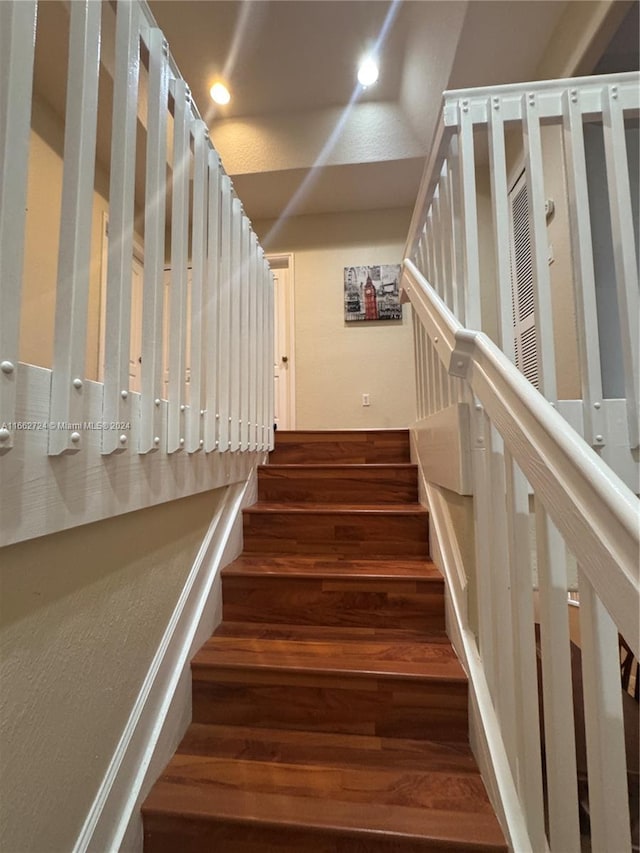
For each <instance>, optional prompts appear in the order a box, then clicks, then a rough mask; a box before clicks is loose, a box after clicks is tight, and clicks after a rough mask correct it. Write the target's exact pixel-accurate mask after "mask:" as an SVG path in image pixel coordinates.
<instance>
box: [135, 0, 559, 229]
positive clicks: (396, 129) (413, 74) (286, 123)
mask: <svg viewBox="0 0 640 853" xmlns="http://www.w3.org/2000/svg"><path fill="white" fill-rule="evenodd" d="M149 5H150V7H151V10H152V12H153V14H154V16H155V18H156V20H157V22H158V24H159V26H160V27H161V28H162V30H163V31H164V33H165V35H166V37H167V39H168V41H169V45H170V49H171V52H172V54H173V56H174V58H175V60H176V62H177V64H178V66H179V68H180V70H181V72H182V74H183V76H184V77H185V79H186V80H187V82H188V83H189V85H190V87H191V89H192V92H193V95H194V98H195V101H196V103H197V105H198V108H199V110H200V113H201V115H202V117H203V118H204V119H205V121H206V122H207V124H208V125H209V127H210V129H211V137H212V139H213V141H214V144H215V145H216V147H217V149H218V151H219V152H220V155H221V157H222V161H223V163H224V166H225V168H226V170H227V172H228V173H229V174H230V175H231V176H232V178H233V181H234V185H235V186H236V189H237V191H238V194H239V195H240V197H241V198H242V200H243V203H244V206H245V209H246V210H247V212H248V213H249V215H250V216H251V217H252V218H253V219H275V218H278V217H280V216H282V215H283V213H284V215H287V216H291V215H302V214H312V213H328V212H332V211H345V210H363V209H366V210H368V209H376V208H389V207H391V208H393V207H411V206H413V204H414V201H415V197H416V193H417V188H418V184H419V182H420V177H421V174H422V169H423V166H424V158H425V156H426V153H427V149H428V145H429V142H430V140H431V136H432V133H433V129H434V124H435V121H436V118H437V113H438V109H439V105H440V100H441V94H442V91H443V90H444V89H446V88H447V87H448V86H449V84H450V80H451V79H452V78H455V81H456V85H457V86H469V85H484V84H488V83H493V82H515V81H521V80H525V79H530V78H531V77H532V76H533V71H534V69H535V68H536V65H537V63H538V62H539V60H540V57H541V55H542V52H543V50H544V47H545V45H546V43H547V41H548V39H549V37H550V34H551V32H552V31H553V29H554V27H555V26H556V24H557V22H558V19H559V17H560V15H561V14H562V12H563V11H564V8H565V6H566V3H565V2H564V0H547V1H546V2H535V0H534V2H528V0H521V2H510V3H505V2H494V0H476V2H471V3H466V2H458V0H447V2H431V0H405V2H387V0H356V1H355V2H353V0H295V2H285V0H241V2H206V0H195V1H194V2H192V0H177V2H176V0H151V2H150V4H149ZM515 32H526V33H527V38H526V39H514V38H513V34H514V33H515ZM371 49H376V50H377V53H378V55H379V57H380V78H379V81H378V83H377V84H376V85H375V86H372V87H371V88H370V89H369V90H363V89H362V88H361V87H358V86H357V83H356V71H357V64H358V60H359V59H360V57H361V56H362V55H363V54H365V53H366V52H368V51H369V50H371ZM217 77H222V78H223V79H225V80H226V81H227V83H228V85H229V88H230V90H231V93H232V101H231V103H230V104H229V105H228V106H227V107H216V106H215V105H214V104H213V102H212V101H211V99H210V97H209V94H208V90H209V87H210V86H211V84H212V82H213V81H214V80H215V79H216V78H217Z"/></svg>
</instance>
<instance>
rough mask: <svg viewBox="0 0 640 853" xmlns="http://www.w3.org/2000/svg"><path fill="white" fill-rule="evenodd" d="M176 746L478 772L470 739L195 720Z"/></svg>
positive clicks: (280, 758) (281, 758) (196, 751)
mask: <svg viewBox="0 0 640 853" xmlns="http://www.w3.org/2000/svg"><path fill="white" fill-rule="evenodd" d="M177 752H179V753H186V754H188V755H218V756H227V757H232V756H235V757H236V758H243V759H256V760H262V761H264V760H266V757H267V756H268V758H269V760H270V761H273V762H285V763H290V764H291V763H293V764H296V763H297V764H308V763H320V764H323V765H333V766H337V767H342V766H350V765H351V764H356V765H357V766H358V767H380V768H382V769H389V768H395V769H406V768H409V769H413V770H420V771H422V772H426V770H427V762H428V770H429V771H433V772H436V771H441V772H449V773H473V774H477V773H478V766H477V764H476V761H475V758H474V757H473V753H472V752H471V748H470V747H469V745H468V744H466V743H461V742H450V743H447V742H444V741H430V740H412V739H410V738H389V737H387V738H385V737H376V736H373V735H352V734H350V735H341V734H335V733H333V732H313V731H296V730H292V729H267V728H258V727H255V726H234V725H213V724H209V725H206V724H203V723H192V724H191V725H190V726H189V728H188V729H187V732H186V734H185V736H184V738H183V739H182V741H181V743H180V745H179V747H178V749H177Z"/></svg>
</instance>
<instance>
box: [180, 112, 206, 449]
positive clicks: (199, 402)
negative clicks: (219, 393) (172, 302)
mask: <svg viewBox="0 0 640 853" xmlns="http://www.w3.org/2000/svg"><path fill="white" fill-rule="evenodd" d="M191 134H192V136H193V161H194V163H193V214H192V227H191V346H190V348H189V349H190V353H191V364H190V365H189V367H190V385H191V388H190V395H189V404H190V405H189V408H188V409H187V423H186V430H185V432H186V435H185V445H186V449H187V452H188V453H197V451H199V450H200V449H201V448H202V447H203V446H204V439H203V437H202V431H203V422H202V419H203V416H204V413H205V408H206V404H205V395H204V387H205V380H204V376H203V362H204V359H203V335H202V318H203V311H204V281H205V276H206V267H205V258H206V242H207V207H208V202H209V200H208V197H207V189H208V186H209V181H208V179H207V160H208V151H209V146H208V133H207V126H206V125H205V123H204V122H203V121H201V120H200V119H196V120H195V121H194V122H192V125H191ZM200 442H202V444H201V443H200Z"/></svg>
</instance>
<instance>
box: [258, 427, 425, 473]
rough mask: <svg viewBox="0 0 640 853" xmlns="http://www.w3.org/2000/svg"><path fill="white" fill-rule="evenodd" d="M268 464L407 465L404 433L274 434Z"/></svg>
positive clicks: (408, 459) (406, 436) (407, 435)
mask: <svg viewBox="0 0 640 853" xmlns="http://www.w3.org/2000/svg"><path fill="white" fill-rule="evenodd" d="M275 444H276V446H275V450H273V451H272V452H271V453H270V454H269V461H270V462H271V463H273V464H274V465H275V464H278V465H292V464H300V465H304V464H307V465H311V464H316V463H317V464H326V465H330V464H331V463H332V462H336V463H341V464H343V465H368V464H373V465H375V464H386V463H399V464H405V463H407V462H410V461H411V459H410V453H409V433H408V431H407V430H397V431H395V430H388V431H381V432H375V431H374V432H354V433H349V432H346V433H341V432H333V433H332V432H315V433H295V432H289V433H282V432H277V433H276V442H275Z"/></svg>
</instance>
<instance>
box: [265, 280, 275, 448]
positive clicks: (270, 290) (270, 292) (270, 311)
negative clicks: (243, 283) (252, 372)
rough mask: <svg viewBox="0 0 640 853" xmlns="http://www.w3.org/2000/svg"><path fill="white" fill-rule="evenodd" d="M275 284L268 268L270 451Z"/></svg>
mask: <svg viewBox="0 0 640 853" xmlns="http://www.w3.org/2000/svg"><path fill="white" fill-rule="evenodd" d="M274 299H275V283H274V281H273V274H272V272H271V270H270V269H268V268H267V329H268V344H267V383H268V384H267V389H268V400H269V402H268V407H267V437H266V445H267V449H268V450H273V444H274V442H273V418H274V390H275V389H274V382H273V365H274V357H275V340H274V335H275V328H274V326H275V316H274V314H275V305H274Z"/></svg>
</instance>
